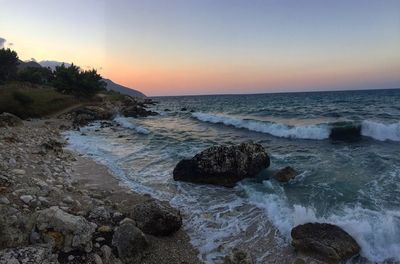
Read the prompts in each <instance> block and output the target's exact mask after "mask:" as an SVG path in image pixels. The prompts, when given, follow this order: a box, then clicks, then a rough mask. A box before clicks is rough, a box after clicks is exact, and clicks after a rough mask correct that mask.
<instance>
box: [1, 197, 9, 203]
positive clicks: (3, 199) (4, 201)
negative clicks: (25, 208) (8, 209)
mask: <svg viewBox="0 0 400 264" xmlns="http://www.w3.org/2000/svg"><path fill="white" fill-rule="evenodd" d="M0 203H1V204H10V200H8V199H7V197H3V196H2V197H0Z"/></svg>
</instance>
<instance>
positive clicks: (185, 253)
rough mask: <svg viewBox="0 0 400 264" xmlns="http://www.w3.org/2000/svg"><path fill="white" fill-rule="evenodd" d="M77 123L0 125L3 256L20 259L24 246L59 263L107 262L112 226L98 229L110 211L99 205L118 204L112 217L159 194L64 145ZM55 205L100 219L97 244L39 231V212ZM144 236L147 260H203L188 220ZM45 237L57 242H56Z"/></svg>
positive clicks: (112, 208) (47, 121) (0, 260)
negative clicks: (69, 245)
mask: <svg viewBox="0 0 400 264" xmlns="http://www.w3.org/2000/svg"><path fill="white" fill-rule="evenodd" d="M70 127H71V122H70V121H67V120H62V119H40V120H31V121H23V123H22V124H20V125H18V126H15V127H0V132H1V133H0V162H1V163H0V167H1V173H0V176H1V181H0V185H1V186H0V187H1V188H0V198H1V200H0V210H1V216H0V217H1V218H2V219H1V220H2V221H0V225H1V228H0V229H2V230H0V233H2V236H1V238H0V263H8V262H9V261H13V259H17V260H18V261H21V259H18V257H17V256H18V254H20V252H21V250H25V251H28V252H30V254H31V255H32V254H33V255H34V256H35V258H32V259H34V260H36V261H39V259H40V261H42V262H43V263H45V262H44V261H49V262H48V263H57V262H56V259H58V261H59V263H77V262H76V261H81V262H82V261H83V262H82V263H86V262H88V261H89V259H93V258H94V259H96V258H97V259H98V258H99V257H100V258H102V259H103V263H105V262H106V261H105V260H104V257H105V256H104V255H105V254H104V250H103V248H104V246H109V248H110V247H111V245H107V243H108V244H110V243H111V239H110V237H109V234H101V232H99V227H101V226H103V225H102V224H103V222H104V221H103V220H104V219H100V218H101V217H100V218H99V219H97V218H96V217H91V214H93V212H94V211H96V210H97V211H99V210H100V216H101V214H102V213H104V212H105V211H108V210H109V211H110V212H113V213H111V215H112V217H114V216H115V215H118V216H119V218H121V217H122V216H123V218H124V217H132V213H133V211H134V210H133V209H134V208H135V206H137V205H141V204H149V203H152V202H159V201H157V200H155V199H154V198H151V197H150V195H142V194H138V193H135V192H134V191H132V190H130V189H128V188H127V187H126V186H123V185H121V183H120V181H119V180H118V178H117V177H115V176H114V175H112V174H111V173H110V171H109V169H108V168H107V167H106V166H104V165H102V164H99V163H97V162H95V161H94V160H92V159H89V158H87V157H82V156H81V155H80V154H79V153H77V152H74V151H70V150H65V149H64V148H63V145H65V143H66V142H65V140H64V138H63V136H62V134H61V132H62V130H65V129H68V128H70ZM60 128H61V129H60ZM52 206H57V207H58V208H60V209H61V210H62V211H63V212H65V213H67V214H70V215H72V216H76V217H82V218H84V219H80V220H82V221H90V222H94V223H96V224H97V228H96V229H97V231H95V232H94V233H93V239H92V241H87V245H89V244H90V245H91V248H92V250H90V251H89V252H86V253H82V251H80V252H78V251H77V250H75V249H74V250H71V251H69V252H61V251H60V250H59V249H58V248H57V249H55V248H56V247H54V244H55V245H57V243H61V242H60V241H58V240H57V238H58V237H57V236H56V237H52V239H49V237H47V238H41V239H40V238H38V237H37V236H38V235H39V234H38V233H40V232H39V231H38V230H37V226H35V224H34V222H35V219H34V218H35V217H36V216H37V214H38V213H40V212H43V211H46V209H49V208H53V207H52ZM99 208H100V209H99ZM104 208H106V210H104ZM13 215H14V216H16V217H12V216H13ZM110 221H111V220H110ZM113 221H114V220H113ZM113 223H114V222H113ZM104 226H110V224H108V225H104ZM117 226H118V224H115V225H114V226H111V229H112V230H114V231H115V230H116V228H117ZM46 232H48V231H46ZM61 233H62V232H61ZM47 234H49V233H47ZM62 234H63V235H65V234H64V233H62ZM41 235H43V234H41ZM53 235H54V234H53ZM57 235H60V234H59V233H57ZM34 236H36V241H35V239H33V238H32V237H34ZM145 236H146V239H147V242H148V246H147V247H146V248H145V249H144V250H143V252H141V259H140V263H148V264H152V263H193V264H197V263H201V262H200V260H199V259H198V257H197V256H198V251H197V250H196V249H194V247H193V246H192V244H191V243H190V239H189V236H188V235H187V233H186V232H185V231H184V229H183V228H180V229H179V230H178V231H176V232H175V233H173V234H172V235H168V236H155V235H149V234H146V235H145ZM43 237H44V235H43ZM64 239H66V237H63V240H64ZM50 240H51V241H50ZM46 242H48V243H46ZM64 242H65V241H64ZM65 243H66V242H65ZM44 244H49V245H51V246H53V250H49V248H48V245H46V246H45V245H44ZM51 246H50V247H51ZM85 250H86V248H85ZM86 251H87V250H86ZM57 254H58V256H56V255H57ZM115 255H117V254H116V253H115V252H114V250H113V251H112V253H111V258H112V259H114V262H109V263H120V262H118V259H117V258H116V256H115ZM41 258H42V259H41ZM108 258H110V256H108ZM21 263H25V262H21ZM96 263H97V262H96ZM99 263H100V262H99Z"/></svg>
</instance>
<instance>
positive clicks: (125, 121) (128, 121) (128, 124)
mask: <svg viewBox="0 0 400 264" xmlns="http://www.w3.org/2000/svg"><path fill="white" fill-rule="evenodd" d="M114 121H115V122H117V123H118V124H120V125H121V126H122V127H124V128H128V129H132V130H134V131H136V132H137V133H139V134H144V135H147V134H150V131H149V130H148V129H146V128H144V127H142V126H139V125H136V124H135V123H134V119H133V118H131V117H122V116H117V117H115V118H114Z"/></svg>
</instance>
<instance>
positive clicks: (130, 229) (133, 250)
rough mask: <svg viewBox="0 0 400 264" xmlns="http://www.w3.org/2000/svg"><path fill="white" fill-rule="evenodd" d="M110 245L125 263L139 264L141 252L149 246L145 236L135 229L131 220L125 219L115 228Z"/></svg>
mask: <svg viewBox="0 0 400 264" xmlns="http://www.w3.org/2000/svg"><path fill="white" fill-rule="evenodd" d="M112 245H113V246H115V247H116V248H117V251H118V256H119V258H120V259H121V260H123V261H124V262H126V263H140V259H141V258H142V256H143V251H144V250H145V249H146V248H147V247H148V246H149V243H148V241H147V239H146V236H145V235H144V234H143V232H142V231H141V230H140V229H139V228H137V227H136V225H135V222H134V221H133V220H132V219H129V218H125V219H124V220H123V221H121V223H120V226H119V227H117V228H116V230H115V232H114V236H113V239H112Z"/></svg>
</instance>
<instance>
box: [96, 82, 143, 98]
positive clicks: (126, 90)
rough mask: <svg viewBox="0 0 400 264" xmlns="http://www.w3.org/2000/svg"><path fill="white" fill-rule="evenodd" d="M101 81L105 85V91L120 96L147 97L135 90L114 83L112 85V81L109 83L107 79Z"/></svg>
mask: <svg viewBox="0 0 400 264" xmlns="http://www.w3.org/2000/svg"><path fill="white" fill-rule="evenodd" d="M103 81H104V82H106V83H107V87H106V88H107V90H113V91H117V92H120V93H122V94H126V95H130V96H136V97H147V96H146V95H144V94H143V93H141V92H139V91H137V90H134V89H131V88H128V87H125V86H122V85H119V84H116V83H114V82H113V81H111V80H109V79H103Z"/></svg>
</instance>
